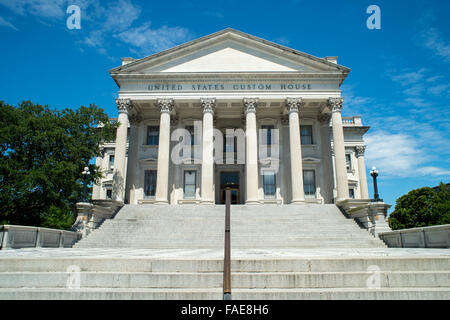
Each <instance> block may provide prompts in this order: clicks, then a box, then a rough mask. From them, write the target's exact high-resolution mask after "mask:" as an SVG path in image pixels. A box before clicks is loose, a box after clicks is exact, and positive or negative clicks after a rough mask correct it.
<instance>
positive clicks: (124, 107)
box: [116, 99, 134, 114]
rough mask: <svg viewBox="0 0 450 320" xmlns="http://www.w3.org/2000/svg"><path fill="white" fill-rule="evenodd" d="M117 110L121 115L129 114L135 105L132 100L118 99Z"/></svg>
mask: <svg viewBox="0 0 450 320" xmlns="http://www.w3.org/2000/svg"><path fill="white" fill-rule="evenodd" d="M116 104H117V110H118V111H119V113H126V114H128V113H129V112H131V111H132V110H133V108H134V106H133V103H132V102H131V100H130V99H116Z"/></svg>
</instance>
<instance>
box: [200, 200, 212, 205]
mask: <svg viewBox="0 0 450 320" xmlns="http://www.w3.org/2000/svg"><path fill="white" fill-rule="evenodd" d="M200 204H206V205H208V204H209V205H214V204H215V203H214V200H201V201H200Z"/></svg>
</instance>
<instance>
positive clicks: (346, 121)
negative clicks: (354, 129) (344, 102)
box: [342, 116, 362, 126]
mask: <svg viewBox="0 0 450 320" xmlns="http://www.w3.org/2000/svg"><path fill="white" fill-rule="evenodd" d="M342 124H343V125H344V126H362V121H361V117H359V116H355V117H342Z"/></svg>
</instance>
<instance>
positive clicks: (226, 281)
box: [223, 188, 231, 300]
mask: <svg viewBox="0 0 450 320" xmlns="http://www.w3.org/2000/svg"><path fill="white" fill-rule="evenodd" d="M230 205H231V190H230V188H226V189H225V244H224V261H223V300H231V244H230Z"/></svg>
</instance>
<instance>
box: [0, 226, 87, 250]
mask: <svg viewBox="0 0 450 320" xmlns="http://www.w3.org/2000/svg"><path fill="white" fill-rule="evenodd" d="M80 238H81V235H80V234H79V233H78V232H73V231H66V230H57V229H48V228H40V227H28V226H16V225H3V226H0V249H2V250H4V249H20V248H37V247H42V248H71V247H72V246H73V245H74V244H75V242H77V241H78V240H79V239H80Z"/></svg>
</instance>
